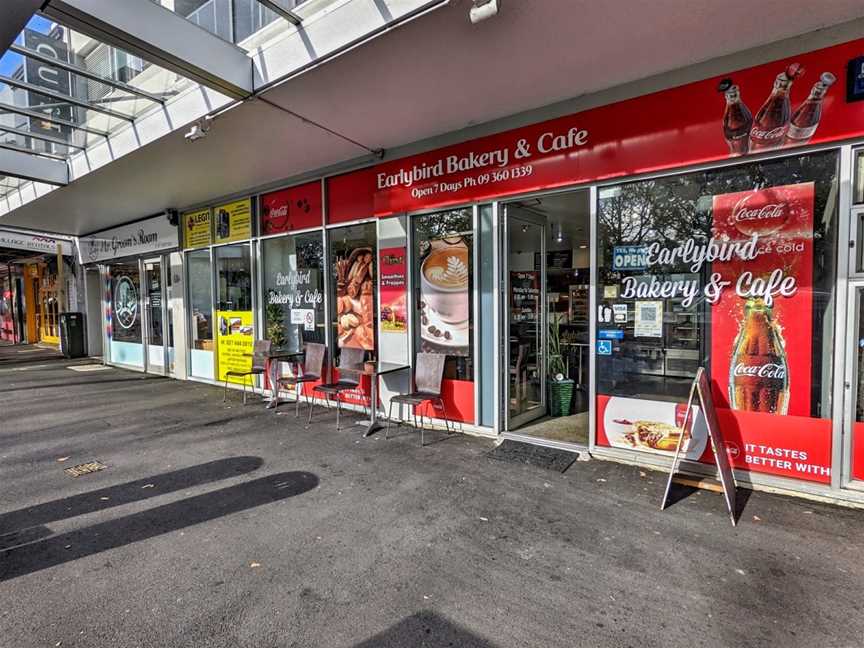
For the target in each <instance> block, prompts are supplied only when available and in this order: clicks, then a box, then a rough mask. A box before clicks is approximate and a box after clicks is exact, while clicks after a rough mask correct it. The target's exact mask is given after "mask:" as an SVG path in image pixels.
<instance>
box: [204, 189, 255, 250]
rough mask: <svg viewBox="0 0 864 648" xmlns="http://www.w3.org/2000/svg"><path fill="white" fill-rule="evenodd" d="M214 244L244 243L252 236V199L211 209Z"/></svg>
mask: <svg viewBox="0 0 864 648" xmlns="http://www.w3.org/2000/svg"><path fill="white" fill-rule="evenodd" d="M213 214H214V219H215V222H216V240H215V242H216V243H230V242H231V241H245V240H246V239H248V238H251V236H252V199H251V198H245V199H243V200H237V201H235V202H231V203H227V204H225V205H220V206H219V207H214V208H213Z"/></svg>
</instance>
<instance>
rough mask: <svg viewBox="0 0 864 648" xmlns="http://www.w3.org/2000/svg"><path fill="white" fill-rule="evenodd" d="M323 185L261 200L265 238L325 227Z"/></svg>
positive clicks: (309, 185) (285, 191)
mask: <svg viewBox="0 0 864 648" xmlns="http://www.w3.org/2000/svg"><path fill="white" fill-rule="evenodd" d="M321 215H322V207H321V181H320V180H315V181H314V182H307V183H306V184H302V185H298V186H296V187H289V188H288V189H282V190H280V191H274V192H273V193H269V194H264V195H263V196H261V232H262V233H263V234H264V235H267V234H278V233H280V232H291V231H293V230H297V229H305V228H308V227H320V226H321Z"/></svg>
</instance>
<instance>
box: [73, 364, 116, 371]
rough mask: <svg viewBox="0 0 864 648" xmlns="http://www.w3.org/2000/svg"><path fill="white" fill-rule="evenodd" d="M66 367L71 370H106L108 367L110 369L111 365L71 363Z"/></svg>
mask: <svg viewBox="0 0 864 648" xmlns="http://www.w3.org/2000/svg"><path fill="white" fill-rule="evenodd" d="M66 368H67V369H71V370H72V371H107V370H108V369H111V367H106V366H105V365H101V364H84V365H72V366H69V367H66Z"/></svg>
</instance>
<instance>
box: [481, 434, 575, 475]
mask: <svg viewBox="0 0 864 648" xmlns="http://www.w3.org/2000/svg"><path fill="white" fill-rule="evenodd" d="M486 456H487V457H489V458H490V459H498V460H499V461H510V462H512V463H519V464H530V465H532V466H538V467H539V468H546V469H547V470H555V471H557V472H561V473H563V472H564V471H565V470H567V469H568V468H569V467H570V466H571V464H572V463H573V462H574V461H576V459H578V458H579V453H578V452H571V451H569V450H560V449H559V448H548V447H546V446H541V445H534V444H533V443H521V442H519V441H512V440H511V439H505V440H504V443H502V444H501V445H499V446H498V447H496V448H493V449H492V450H490V451H489V452H487V453H486Z"/></svg>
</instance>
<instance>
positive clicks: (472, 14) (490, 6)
mask: <svg viewBox="0 0 864 648" xmlns="http://www.w3.org/2000/svg"><path fill="white" fill-rule="evenodd" d="M500 8H501V0H474V5H473V6H472V7H471V10H470V11H469V12H468V17H469V18H470V19H471V24H472V25H476V24H477V23H479V22H482V21H484V20H486V19H487V18H491V17H492V16H494V15H496V14H497V13H498V10H499V9H500Z"/></svg>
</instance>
